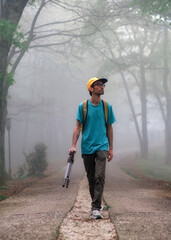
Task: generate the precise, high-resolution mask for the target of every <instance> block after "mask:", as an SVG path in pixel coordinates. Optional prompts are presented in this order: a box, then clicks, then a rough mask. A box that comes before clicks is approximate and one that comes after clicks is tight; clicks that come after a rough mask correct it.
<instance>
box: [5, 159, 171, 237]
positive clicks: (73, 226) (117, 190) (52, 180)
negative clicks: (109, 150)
mask: <svg viewBox="0 0 171 240" xmlns="http://www.w3.org/2000/svg"><path fill="white" fill-rule="evenodd" d="M77 170H78V172H77ZM64 172H65V169H63V170H61V171H59V172H57V173H54V174H53V175H52V176H50V177H47V178H45V179H42V180H41V181H40V182H37V183H35V184H33V185H32V186H30V187H28V188H26V189H25V190H24V191H22V192H21V193H19V194H17V195H15V196H12V197H9V198H8V199H6V200H4V201H2V202H0V239H1V240H23V239H24V240H33V239H35V240H39V239H40V240H56V237H57V231H58V227H59V226H60V224H61V223H62V225H61V228H60V231H61V234H59V238H58V239H59V240H65V239H68V240H69V239H70V240H72V239H74V240H81V239H86V240H87V239H89V240H91V239H98V240H107V239H110V240H112V239H117V237H116V232H117V235H118V236H119V240H170V239H171V225H170V224H171V191H165V190H164V189H161V188H158V187H156V186H155V185H154V184H152V183H151V182H148V181H147V180H146V181H145V180H144V179H142V180H141V179H140V180H136V179H133V178H132V177H130V176H128V175H126V174H125V173H124V172H123V171H121V170H120V168H119V166H118V164H117V162H116V161H112V162H110V163H107V171H106V173H107V174H106V184H105V191H104V198H105V201H106V202H107V204H108V205H110V206H111V208H110V211H109V214H110V217H109V215H108V212H103V214H104V219H102V220H93V219H91V217H90V215H89V214H90V203H91V201H90V198H89V193H88V187H87V182H86V180H85V178H84V179H83V181H81V179H82V176H83V173H84V169H83V164H82V161H81V160H80V161H76V162H75V163H74V167H73V169H72V178H71V183H70V186H69V188H68V189H66V188H62V179H63V177H64ZM80 182H81V184H80ZM79 184H80V186H79ZM78 187H79V191H78ZM75 199H76V201H75ZM74 203H75V206H74V208H73V209H72V211H70V210H71V208H72V207H73V205H74ZM66 213H68V214H67V215H66ZM115 228H116V231H115Z"/></svg>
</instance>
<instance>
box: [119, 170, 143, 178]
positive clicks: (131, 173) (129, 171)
mask: <svg viewBox="0 0 171 240" xmlns="http://www.w3.org/2000/svg"><path fill="white" fill-rule="evenodd" d="M121 169H122V170H123V171H124V172H125V173H126V174H128V175H129V176H131V177H133V178H135V179H138V178H139V177H138V176H137V175H136V174H134V173H133V172H132V171H131V170H129V169H127V168H124V167H121Z"/></svg>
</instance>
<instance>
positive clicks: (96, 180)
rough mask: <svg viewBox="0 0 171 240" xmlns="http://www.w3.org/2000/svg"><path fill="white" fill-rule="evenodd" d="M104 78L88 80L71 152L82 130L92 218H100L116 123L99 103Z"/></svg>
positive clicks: (102, 91)
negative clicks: (86, 95) (88, 98)
mask: <svg viewBox="0 0 171 240" xmlns="http://www.w3.org/2000/svg"><path fill="white" fill-rule="evenodd" d="M107 81H108V80H107V79H105V78H97V77H94V78H91V79H90V80H89V81H88V82H87V89H88V91H89V93H90V96H91V98H90V100H87V101H86V102H82V103H80V104H79V106H78V111H77V118H76V119H77V123H76V127H75V129H74V133H73V140H72V147H71V148H70V150H69V152H70V151H75V152H76V144H77V140H78V138H79V135H80V131H81V129H82V141H81V152H82V158H83V161H84V166H85V170H86V173H87V178H88V183H89V191H90V195H91V199H92V204H91V215H92V218H94V219H100V218H102V214H101V211H100V210H101V208H102V206H101V201H102V195H103V189H104V183H105V169H106V159H108V161H109V162H110V161H111V160H112V158H113V128H112V124H113V123H114V122H115V117H114V114H113V110H112V106H111V105H110V104H109V103H107V102H105V101H103V100H101V95H103V94H104V87H105V83H106V82H107Z"/></svg>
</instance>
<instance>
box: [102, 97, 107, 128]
mask: <svg viewBox="0 0 171 240" xmlns="http://www.w3.org/2000/svg"><path fill="white" fill-rule="evenodd" d="M102 102H103V109H104V115H105V124H106V125H107V120H108V104H107V102H106V101H104V100H102Z"/></svg>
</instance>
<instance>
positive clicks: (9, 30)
mask: <svg viewBox="0 0 171 240" xmlns="http://www.w3.org/2000/svg"><path fill="white" fill-rule="evenodd" d="M0 33H1V35H0V38H1V39H2V41H4V42H6V43H7V45H8V46H10V45H11V44H14V45H15V46H16V47H18V48H20V49H22V48H24V47H26V42H25V41H24V34H23V33H22V32H20V31H19V27H18V29H17V25H16V24H13V23H11V22H10V21H9V20H5V19H0Z"/></svg>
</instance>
